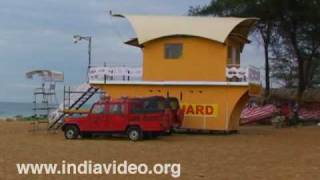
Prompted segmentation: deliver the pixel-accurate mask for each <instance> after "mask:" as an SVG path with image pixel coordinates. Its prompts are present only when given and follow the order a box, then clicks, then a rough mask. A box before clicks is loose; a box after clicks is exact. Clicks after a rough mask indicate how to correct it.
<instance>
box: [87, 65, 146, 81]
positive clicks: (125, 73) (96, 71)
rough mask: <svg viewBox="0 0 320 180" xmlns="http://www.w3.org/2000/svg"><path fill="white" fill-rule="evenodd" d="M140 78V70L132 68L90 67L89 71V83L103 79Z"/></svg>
mask: <svg viewBox="0 0 320 180" xmlns="http://www.w3.org/2000/svg"><path fill="white" fill-rule="evenodd" d="M105 76H106V78H109V79H110V77H112V78H113V79H117V77H118V79H119V78H126V79H127V78H141V77H142V68H134V67H122V66H119V67H92V68H90V71H89V78H90V81H96V80H104V78H105Z"/></svg>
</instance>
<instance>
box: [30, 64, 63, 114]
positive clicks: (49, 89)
mask: <svg viewBox="0 0 320 180" xmlns="http://www.w3.org/2000/svg"><path fill="white" fill-rule="evenodd" d="M36 76H38V77H40V80H41V87H38V88H35V89H34V92H33V96H34V99H33V112H34V116H35V117H44V118H46V117H48V116H49V114H50V113H51V112H52V111H53V110H55V109H57V108H58V106H59V102H58V97H57V94H56V83H57V82H63V80H64V75H63V73H62V72H56V71H51V70H34V71H30V72H27V73H26V77H27V78H28V79H33V78H34V77H36Z"/></svg>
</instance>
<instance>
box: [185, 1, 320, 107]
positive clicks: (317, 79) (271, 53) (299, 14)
mask: <svg viewBox="0 0 320 180" xmlns="http://www.w3.org/2000/svg"><path fill="white" fill-rule="evenodd" d="M189 15H195V16H220V17H230V16H234V17H257V18H259V21H258V22H257V24H256V27H255V29H254V30H253V31H254V33H255V34H259V35H260V39H261V42H262V44H263V48H264V57H265V59H264V61H265V84H266V87H265V96H266V97H268V96H269V94H270V78H272V79H276V80H278V81H279V82H282V83H283V84H282V85H283V86H284V87H287V88H296V89H297V101H298V102H299V101H300V100H301V98H302V95H303V93H304V91H305V90H306V89H307V88H314V87H319V85H320V0H212V1H211V3H209V4H208V5H205V6H196V7H191V8H190V9H189Z"/></svg>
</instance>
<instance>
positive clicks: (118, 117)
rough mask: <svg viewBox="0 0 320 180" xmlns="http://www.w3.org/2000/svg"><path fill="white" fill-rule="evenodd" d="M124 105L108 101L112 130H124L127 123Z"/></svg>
mask: <svg viewBox="0 0 320 180" xmlns="http://www.w3.org/2000/svg"><path fill="white" fill-rule="evenodd" d="M125 112H126V106H125V104H124V103H110V104H109V111H108V114H109V117H110V126H111V129H112V131H114V132H120V131H124V130H125V129H126V127H127V125H128V120H127V117H126V113H125Z"/></svg>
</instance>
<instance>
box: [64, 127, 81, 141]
mask: <svg viewBox="0 0 320 180" xmlns="http://www.w3.org/2000/svg"><path fill="white" fill-rule="evenodd" d="M64 137H65V138H66V139H76V138H78V137H79V129H78V128H77V127H76V126H67V127H65V130H64Z"/></svg>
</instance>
